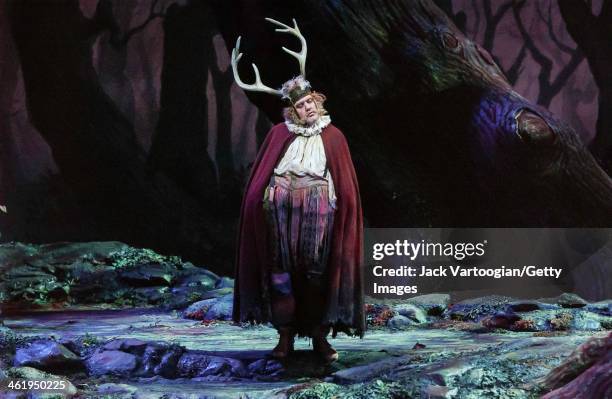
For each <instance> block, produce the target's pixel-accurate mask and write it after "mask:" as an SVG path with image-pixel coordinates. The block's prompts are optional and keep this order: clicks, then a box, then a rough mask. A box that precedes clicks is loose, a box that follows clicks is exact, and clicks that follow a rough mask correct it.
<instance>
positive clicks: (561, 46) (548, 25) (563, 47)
mask: <svg viewBox="0 0 612 399" xmlns="http://www.w3.org/2000/svg"><path fill="white" fill-rule="evenodd" d="M536 10H537V13H538V16H539V17H540V19H541V20H542V21H544V22H545V23H546V28H547V29H548V35H549V36H550V38H551V39H552V41H553V42H554V43H555V44H556V45H557V47H559V49H560V50H561V51H563V52H564V53H566V54H570V55H572V54H573V53H574V52H575V51H576V49H573V48H571V47H570V46H568V45H567V44H565V43H563V42H562V41H561V40H559V38H558V37H557V34H556V33H555V29H554V26H553V22H552V2H549V3H548V16H546V17H545V16H544V12H543V11H542V9H541V8H540V3H539V2H537V3H536Z"/></svg>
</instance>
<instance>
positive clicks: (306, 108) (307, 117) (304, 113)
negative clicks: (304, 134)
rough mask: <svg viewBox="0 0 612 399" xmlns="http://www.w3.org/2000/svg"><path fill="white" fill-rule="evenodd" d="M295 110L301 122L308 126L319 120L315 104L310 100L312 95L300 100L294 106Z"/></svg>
mask: <svg viewBox="0 0 612 399" xmlns="http://www.w3.org/2000/svg"><path fill="white" fill-rule="evenodd" d="M294 107H295V110H296V111H297V114H298V117H299V118H300V120H301V121H303V122H304V123H306V125H308V126H310V125H312V124H313V123H315V122H316V121H317V119H319V110H318V109H317V104H316V103H315V101H314V98H312V95H310V94H309V95H307V96H306V97H303V98H300V100H299V101H298V102H296V103H295V104H294Z"/></svg>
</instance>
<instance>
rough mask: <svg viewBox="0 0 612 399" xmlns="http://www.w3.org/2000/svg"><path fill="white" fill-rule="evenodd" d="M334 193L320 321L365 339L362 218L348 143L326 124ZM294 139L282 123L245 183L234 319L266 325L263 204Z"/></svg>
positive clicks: (267, 292) (273, 131)
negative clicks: (323, 317) (326, 287)
mask: <svg viewBox="0 0 612 399" xmlns="http://www.w3.org/2000/svg"><path fill="white" fill-rule="evenodd" d="M320 134H321V139H322V140H323V147H324V149H325V157H326V159H327V168H328V169H329V170H330V173H331V176H332V180H333V182H334V189H335V191H336V197H337V200H336V205H337V209H336V213H335V216H334V226H333V235H332V242H331V244H332V248H331V251H330V254H329V260H328V264H327V271H328V274H327V275H328V280H327V281H328V289H327V298H326V303H327V305H326V311H325V315H326V316H325V320H324V322H326V323H328V324H330V325H332V328H333V335H334V336H335V335H336V333H337V332H338V331H342V332H345V333H347V334H349V335H359V336H360V337H363V332H364V331H365V315H364V302H363V301H364V299H363V279H362V268H363V220H362V213H361V199H360V197H359V186H358V184H357V176H356V175H355V169H354V167H353V161H352V160H351V154H350V152H349V148H348V145H347V143H346V139H345V138H344V135H343V134H342V132H341V131H340V130H338V129H337V128H336V127H335V126H333V125H331V124H330V125H328V126H327V127H326V128H324V129H323V131H322V132H321V133H320ZM295 137H296V135H295V134H293V133H291V132H289V130H288V129H287V126H286V125H285V124H284V123H280V124H278V125H276V126H274V127H273V128H272V129H271V130H270V132H269V133H268V136H267V137H266V139H265V141H264V142H263V144H262V146H261V149H260V150H259V153H258V154H257V158H256V159H255V163H254V164H253V168H252V170H251V175H250V177H249V181H248V183H247V187H246V191H245V194H244V197H243V200H242V208H241V210H240V224H239V227H238V246H237V248H238V249H237V255H236V280H235V287H234V308H233V319H234V320H235V321H238V322H245V321H249V322H255V323H261V322H268V321H270V318H271V308H270V289H269V275H268V270H266V267H265V265H266V261H265V260H266V259H267V252H268V242H267V228H266V221H265V216H264V213H263V207H262V201H263V194H264V190H265V188H266V187H267V185H268V184H269V182H270V178H271V176H272V173H273V171H274V168H275V167H276V165H277V164H278V162H279V161H280V159H281V157H282V156H283V155H284V153H285V151H286V149H287V148H288V146H289V144H290V143H291V142H292V141H293V140H294V139H295Z"/></svg>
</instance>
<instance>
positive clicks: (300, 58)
mask: <svg viewBox="0 0 612 399" xmlns="http://www.w3.org/2000/svg"><path fill="white" fill-rule="evenodd" d="M266 21H268V22H271V23H273V24H275V25H277V26H280V27H282V28H283V29H275V30H274V31H275V32H283V33H291V34H292V35H294V36H296V37H297V38H298V39H300V43H301V44H302V49H301V50H300V52H299V53H296V52H295V51H291V50H289V49H288V48H286V47H283V50H284V51H285V52H286V53H287V54H289V55H292V56H293V57H295V58H297V60H298V62H299V63H300V73H301V75H302V76H303V77H306V52H307V51H308V47H306V39H305V38H304V36H302V34H301V33H300V29H299V28H298V26H297V22H295V18H293V28H292V27H290V26H289V25H285V24H284V23H282V22H279V21H276V20H274V19H272V18H266Z"/></svg>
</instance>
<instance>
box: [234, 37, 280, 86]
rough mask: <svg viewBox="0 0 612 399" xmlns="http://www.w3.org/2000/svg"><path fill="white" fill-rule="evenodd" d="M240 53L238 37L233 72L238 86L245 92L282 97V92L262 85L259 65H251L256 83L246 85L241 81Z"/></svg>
mask: <svg viewBox="0 0 612 399" xmlns="http://www.w3.org/2000/svg"><path fill="white" fill-rule="evenodd" d="M239 51H240V36H238V40H236V47H234V49H233V50H232V71H233V72H234V79H235V80H236V83H237V84H238V86H240V87H241V88H243V89H244V90H251V91H261V92H264V93H268V94H274V95H277V96H282V93H281V91H280V90H275V89H273V88H271V87H268V86H266V85H264V84H263V83H261V78H260V77H259V69H257V65H255V64H251V65H252V66H253V71H254V72H255V83H254V84H246V83H244V82H243V81H242V80H241V79H240V76H239V75H238V61H240V58H242V53H240V52H239Z"/></svg>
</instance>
